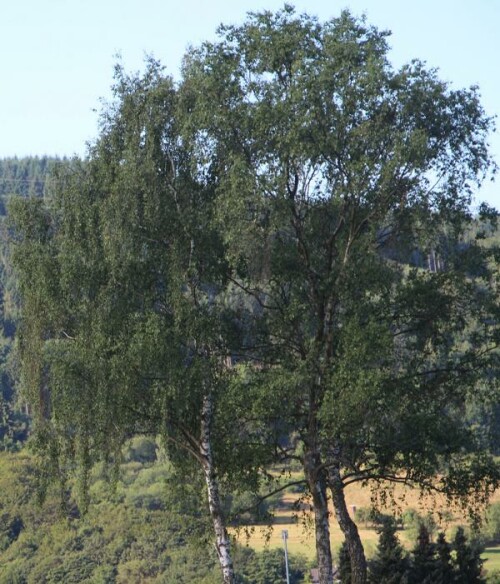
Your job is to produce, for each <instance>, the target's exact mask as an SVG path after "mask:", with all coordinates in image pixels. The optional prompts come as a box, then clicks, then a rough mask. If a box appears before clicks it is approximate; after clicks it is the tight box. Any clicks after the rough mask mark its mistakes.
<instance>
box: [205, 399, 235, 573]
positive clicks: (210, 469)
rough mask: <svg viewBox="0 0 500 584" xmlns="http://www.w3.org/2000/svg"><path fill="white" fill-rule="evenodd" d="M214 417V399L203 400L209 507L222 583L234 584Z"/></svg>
mask: <svg viewBox="0 0 500 584" xmlns="http://www.w3.org/2000/svg"><path fill="white" fill-rule="evenodd" d="M212 416H213V399H212V396H211V395H206V396H205V397H204V398H203V406H202V415H201V443H200V454H201V459H202V466H203V472H204V474H205V482H206V485H207V494H208V506H209V509H210V516H211V517H212V523H213V526H214V532H215V548H216V550H217V555H218V558H219V563H220V567H221V570H222V581H223V583H224V584H234V569H233V561H232V558H231V549H230V540H229V535H228V533H227V529H226V525H225V521H224V516H223V513H222V505H221V501H220V494H219V484H218V482H217V474H216V472H215V466H214V461H213V453H212V442H211V424H212Z"/></svg>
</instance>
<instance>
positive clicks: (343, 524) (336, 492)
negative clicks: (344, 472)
mask: <svg viewBox="0 0 500 584" xmlns="http://www.w3.org/2000/svg"><path fill="white" fill-rule="evenodd" d="M328 484H329V487H330V490H331V493H332V501H333V508H334V510H335V517H336V518H337V521H338V524H339V526H340V529H341V530H342V533H343V534H344V537H345V541H346V545H347V550H348V552H349V559H350V560H351V584H366V581H367V570H366V558H365V550H364V548H363V544H362V543H361V538H360V537H359V532H358V528H357V526H356V524H355V523H354V521H353V520H352V519H351V516H350V515H349V511H348V509H347V505H346V502H345V496H344V485H343V484H342V479H341V477H340V470H339V468H338V466H333V467H330V468H329V472H328Z"/></svg>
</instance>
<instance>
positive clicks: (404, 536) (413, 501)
mask: <svg viewBox="0 0 500 584" xmlns="http://www.w3.org/2000/svg"><path fill="white" fill-rule="evenodd" d="M374 496H376V495H375V494H374V493H373V492H372V491H371V490H370V489H369V488H366V487H361V486H359V485H351V486H350V487H348V489H347V490H346V502H347V505H348V508H349V510H350V512H351V514H352V513H353V512H354V508H358V509H359V508H361V507H370V506H371V505H372V502H373V500H374ZM378 499H379V503H381V504H382V503H383V501H384V499H381V497H380V495H379V497H378ZM296 501H297V495H294V494H290V493H285V494H284V495H283V497H282V498H281V500H280V503H279V505H278V506H277V508H276V510H275V518H274V523H273V526H272V529H269V528H268V527H259V526H253V527H250V526H249V527H247V529H248V533H245V532H244V531H246V530H242V531H240V533H239V535H238V539H239V541H240V542H241V543H246V544H247V545H249V546H250V547H252V548H254V549H256V550H259V551H260V550H263V549H265V548H266V547H268V548H276V547H283V540H282V531H283V530H284V529H286V530H287V531H288V542H287V545H288V550H289V551H290V552H291V553H295V554H301V555H303V556H306V557H307V558H308V559H309V560H313V559H314V557H315V546H314V530H313V521H312V517H311V513H310V509H309V505H308V501H307V500H305V501H303V502H302V503H301V505H300V508H299V509H297V508H296V505H294V504H295V503H296ZM498 501H500V492H498V493H496V494H495V496H494V497H493V500H492V502H498ZM385 503H386V504H385V506H384V505H381V507H380V510H381V511H382V512H384V513H393V512H395V513H396V514H401V513H402V512H404V510H405V509H408V508H414V509H416V510H417V511H418V512H419V513H420V514H422V515H426V514H427V513H429V512H431V513H432V514H433V517H434V519H435V521H436V523H437V524H438V529H439V530H444V531H446V532H447V533H448V536H449V538H451V537H452V531H453V528H454V527H455V526H457V525H460V524H462V525H466V524H467V517H466V516H465V515H464V514H463V513H462V512H461V511H460V509H459V508H458V507H457V508H450V507H449V505H448V503H447V502H446V501H445V500H444V498H442V497H441V498H440V497H422V496H421V495H420V493H419V492H418V491H416V490H411V489H408V488H405V487H402V486H397V487H396V488H395V489H394V491H392V492H389V493H387V497H386V499H385ZM445 511H446V513H445ZM358 527H359V531H360V536H361V539H362V541H363V545H364V546H365V550H366V554H367V556H368V557H370V556H372V555H373V553H374V551H375V549H376V546H377V541H378V534H377V532H376V530H375V529H374V528H373V527H372V526H371V525H363V524H361V525H358ZM330 530H331V541H332V549H333V551H334V554H335V555H336V552H337V550H338V548H339V547H340V545H341V543H342V541H343V539H344V538H343V535H342V533H341V531H340V528H339V527H338V525H337V522H336V521H335V519H334V517H333V514H332V519H331V521H330ZM413 536H414V534H413V533H409V532H406V531H401V532H400V533H399V537H400V540H401V542H402V543H403V544H404V545H405V546H406V547H408V548H410V547H412V546H413V545H414V544H415V542H414V540H413V539H412V538H413ZM483 557H484V558H485V559H486V560H487V564H486V565H485V567H487V569H488V570H500V548H487V549H486V550H485V553H484V555H483Z"/></svg>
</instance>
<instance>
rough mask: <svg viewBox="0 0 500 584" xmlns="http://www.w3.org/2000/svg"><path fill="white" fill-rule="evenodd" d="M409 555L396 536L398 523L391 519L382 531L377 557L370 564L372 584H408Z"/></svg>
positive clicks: (385, 523)
mask: <svg viewBox="0 0 500 584" xmlns="http://www.w3.org/2000/svg"><path fill="white" fill-rule="evenodd" d="M408 576H409V561H408V555H407V553H406V552H405V550H404V548H403V546H402V545H401V543H400V541H399V539H398V537H397V535H396V523H395V521H394V520H392V519H390V520H387V521H385V522H384V524H383V525H382V528H381V530H380V535H379V542H378V546H377V551H376V553H375V557H374V559H373V560H372V562H370V582H371V583H372V584H403V583H406V582H408Z"/></svg>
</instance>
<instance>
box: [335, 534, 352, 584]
mask: <svg viewBox="0 0 500 584" xmlns="http://www.w3.org/2000/svg"><path fill="white" fill-rule="evenodd" d="M338 569H339V578H340V581H341V582H342V584H351V558H350V557H349V549H348V547H347V543H346V541H345V540H344V541H343V542H342V545H341V546H340V550H339V566H338Z"/></svg>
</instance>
